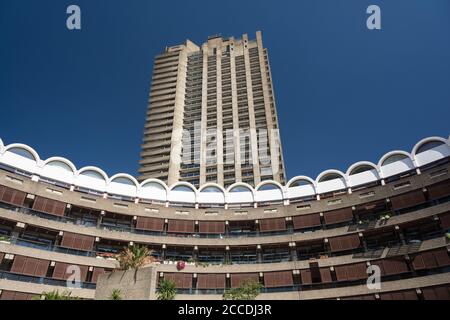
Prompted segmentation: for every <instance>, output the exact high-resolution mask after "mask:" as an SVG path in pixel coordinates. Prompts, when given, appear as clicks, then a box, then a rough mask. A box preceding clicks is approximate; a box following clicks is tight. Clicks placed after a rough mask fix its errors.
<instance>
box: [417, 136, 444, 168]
mask: <svg viewBox="0 0 450 320" xmlns="http://www.w3.org/2000/svg"><path fill="white" fill-rule="evenodd" d="M411 154H412V156H413V157H414V161H415V164H416V166H418V167H421V166H424V165H426V164H429V163H432V162H434V161H437V160H440V159H443V158H446V157H448V156H450V145H449V144H448V142H447V140H446V139H444V138H441V137H430V138H425V139H422V140H421V141H419V142H418V143H417V144H416V145H415V146H414V148H413V150H412V152H411Z"/></svg>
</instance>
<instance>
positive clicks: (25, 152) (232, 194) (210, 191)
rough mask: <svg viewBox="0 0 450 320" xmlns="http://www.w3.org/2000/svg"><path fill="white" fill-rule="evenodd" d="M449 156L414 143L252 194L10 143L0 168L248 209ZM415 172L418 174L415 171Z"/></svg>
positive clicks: (95, 187) (427, 142) (438, 147)
mask: <svg viewBox="0 0 450 320" xmlns="http://www.w3.org/2000/svg"><path fill="white" fill-rule="evenodd" d="M449 156H450V140H449V139H445V138H441V137H429V138H425V139H422V140H421V141H419V142H418V143H417V144H416V145H415V146H414V148H413V149H412V151H411V152H410V153H409V152H406V151H401V150H396V151H391V152H388V153H386V154H385V155H384V156H383V157H381V159H380V160H379V161H378V162H377V163H376V164H375V163H373V162H370V161H360V162H357V163H355V164H353V165H351V166H350V167H349V168H348V169H347V171H346V172H342V171H339V170H335V169H330V170H325V171H323V172H322V173H320V174H319V175H318V176H317V178H316V179H312V178H310V177H307V176H296V177H294V178H292V179H291V180H289V182H288V183H287V184H286V185H285V186H283V185H281V184H280V183H278V182H276V181H272V180H267V181H263V182H261V183H259V184H258V185H257V186H256V187H255V188H253V187H252V186H250V185H248V184H246V183H243V182H237V183H235V184H233V185H231V186H229V187H228V188H227V189H226V190H225V189H224V188H223V187H222V186H220V185H218V184H215V183H207V184H205V185H203V186H201V187H200V188H199V189H196V188H195V187H194V186H193V185H192V184H189V183H188V182H178V183H175V184H174V185H172V186H167V185H166V184H165V183H164V182H163V181H160V180H157V179H148V180H145V181H143V182H141V183H139V182H138V181H137V180H136V179H135V178H134V177H133V176H131V175H129V174H126V173H118V174H115V175H113V176H111V177H108V175H107V174H106V173H105V172H104V171H103V170H102V169H100V168H98V167H93V166H88V167H83V168H81V169H77V168H76V166H75V165H74V164H73V163H72V162H71V161H70V160H68V159H65V158H62V157H51V158H48V159H46V160H42V159H41V158H40V157H39V154H38V153H37V152H36V151H35V150H34V149H33V148H31V147H30V146H27V145H25V144H19V143H13V144H9V145H6V146H5V145H4V144H3V141H2V140H1V139H0V163H1V164H3V165H6V166H8V167H13V168H15V169H17V170H20V171H22V172H25V173H28V174H30V175H33V176H35V177H37V179H39V178H40V179H51V180H54V181H57V182H60V183H64V184H67V185H70V186H75V187H79V188H84V189H88V190H92V191H96V192H101V193H108V194H111V195H117V196H125V197H130V198H141V199H148V200H155V201H163V202H167V201H168V202H173V203H200V204H202V203H214V204H225V203H253V202H262V201H277V200H280V201H283V200H288V199H294V198H299V197H306V196H314V195H317V194H323V193H327V192H333V191H338V190H346V189H349V188H353V187H357V186H360V185H364V184H368V183H371V182H375V181H378V180H382V179H386V178H389V177H391V176H394V175H397V174H401V173H403V172H407V171H411V170H420V168H421V167H423V166H425V165H427V164H429V163H432V162H435V161H438V160H440V159H443V158H446V157H449ZM419 172H420V171H419Z"/></svg>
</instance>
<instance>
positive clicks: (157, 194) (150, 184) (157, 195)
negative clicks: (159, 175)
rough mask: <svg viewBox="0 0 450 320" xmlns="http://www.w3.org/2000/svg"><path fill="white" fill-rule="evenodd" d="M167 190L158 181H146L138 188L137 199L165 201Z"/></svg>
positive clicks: (164, 185)
mask: <svg viewBox="0 0 450 320" xmlns="http://www.w3.org/2000/svg"><path fill="white" fill-rule="evenodd" d="M168 192H169V188H168V187H167V185H166V184H165V183H164V182H163V181H161V180H159V179H154V178H151V179H147V180H145V181H143V182H142V183H141V185H140V188H139V194H138V195H139V197H140V198H142V199H149V200H157V201H164V202H165V201H167V193H168Z"/></svg>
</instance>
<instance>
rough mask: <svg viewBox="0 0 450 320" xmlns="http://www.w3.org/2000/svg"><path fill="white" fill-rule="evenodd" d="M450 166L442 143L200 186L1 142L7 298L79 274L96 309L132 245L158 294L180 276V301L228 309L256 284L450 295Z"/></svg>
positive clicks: (303, 290)
mask: <svg viewBox="0 0 450 320" xmlns="http://www.w3.org/2000/svg"><path fill="white" fill-rule="evenodd" d="M449 170H450V140H449V139H445V138H440V137H430V138H427V139H423V140H422V141H419V142H418V143H417V144H416V145H415V146H414V148H413V149H412V150H411V152H405V151H392V152H389V153H387V154H385V155H384V156H383V157H382V158H381V159H380V160H379V161H378V162H377V163H372V162H367V161H362V162H358V163H355V164H354V165H352V166H350V168H348V170H347V171H346V172H342V171H339V170H326V171H324V172H322V173H321V174H320V175H319V176H318V177H317V178H315V179H313V178H310V177H306V176H297V177H294V178H292V179H291V180H290V181H289V182H287V183H286V184H285V185H281V184H280V183H278V182H275V181H272V180H266V181H263V182H261V183H259V184H258V185H256V186H255V188H253V187H252V186H250V185H248V184H245V183H240V182H238V183H234V184H232V185H230V186H229V187H228V188H227V189H224V188H223V187H221V186H220V185H218V184H214V183H207V184H204V185H201V186H200V187H199V188H196V187H195V186H193V185H192V184H189V183H188V182H178V183H175V184H173V185H166V184H165V183H164V182H163V181H160V180H157V179H147V180H145V181H142V182H140V183H139V182H138V181H137V180H136V179H135V178H133V177H132V176H130V175H129V174H123V173H121V174H116V175H114V176H112V177H108V175H107V174H106V173H105V172H104V171H102V170H101V169H99V168H96V167H84V168H80V169H78V168H76V167H75V165H74V164H73V163H72V162H71V161H69V160H67V159H64V158H61V157H52V158H49V159H46V160H44V159H41V158H40V157H39V154H38V153H37V152H36V151H35V150H34V149H32V148H31V147H29V146H27V145H24V144H9V145H4V144H3V142H2V141H1V140H0V290H1V294H0V299H30V298H32V297H33V296H35V295H37V294H40V293H42V292H44V291H52V290H57V289H59V290H64V289H65V288H66V283H67V282H66V280H67V279H68V278H69V277H70V274H71V273H70V272H69V271H68V270H70V266H74V265H75V266H77V267H79V269H78V270H79V271H80V277H81V281H82V284H81V287H80V288H73V289H71V291H72V292H73V295H75V296H78V297H81V298H85V299H93V298H94V294H95V287H96V282H97V279H98V277H99V275H101V274H103V273H105V272H110V271H112V270H114V269H117V268H118V262H117V261H116V259H115V255H116V254H117V253H118V252H119V251H121V250H122V248H123V247H126V246H128V245H129V244H140V245H145V246H148V247H149V248H150V249H152V250H153V255H154V257H155V261H157V262H155V263H154V264H153V268H154V271H155V272H154V278H155V279H154V280H155V281H152V283H153V287H152V297H155V295H156V292H157V290H158V287H157V283H158V279H160V278H170V279H172V280H174V281H175V283H176V285H177V290H178V293H177V299H221V298H222V294H223V292H224V290H226V289H228V288H233V287H237V286H239V285H240V284H241V283H242V282H243V281H245V280H247V279H254V280H256V281H259V282H260V283H261V284H262V286H263V287H262V292H261V294H260V295H259V297H258V298H260V299H302V300H303V299H342V300H343V299H367V300H375V299H381V300H386V299H388V300H392V299H408V300H411V299H417V300H429V299H450V258H449V254H448V243H449V242H448V232H449V229H450V174H449ZM178 261H184V262H186V266H185V267H184V268H183V269H182V270H179V268H177V262H178ZM370 266H377V267H379V270H380V273H381V274H380V281H381V286H380V287H379V288H370V287H369V286H367V281H368V277H369V274H368V270H370V269H368V268H369V267H370Z"/></svg>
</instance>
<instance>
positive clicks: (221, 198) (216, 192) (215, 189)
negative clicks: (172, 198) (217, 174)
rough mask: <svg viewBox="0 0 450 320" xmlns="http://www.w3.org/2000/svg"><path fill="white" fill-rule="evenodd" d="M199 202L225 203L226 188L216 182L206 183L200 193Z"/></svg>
mask: <svg viewBox="0 0 450 320" xmlns="http://www.w3.org/2000/svg"><path fill="white" fill-rule="evenodd" d="M198 202H199V203H215V204H223V203H225V189H224V188H223V187H221V186H220V185H218V184H216V183H206V184H204V185H203V186H202V187H201V188H200V190H199V193H198Z"/></svg>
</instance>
